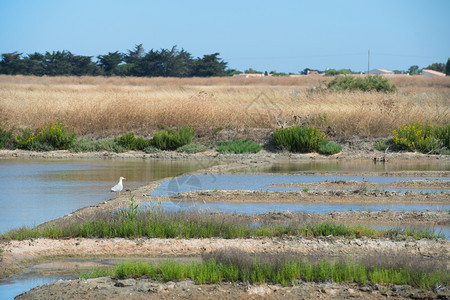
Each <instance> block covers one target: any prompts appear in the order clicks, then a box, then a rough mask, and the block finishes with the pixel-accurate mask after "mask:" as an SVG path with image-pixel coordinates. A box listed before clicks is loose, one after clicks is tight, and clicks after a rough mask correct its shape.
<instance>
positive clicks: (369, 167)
mask: <svg viewBox="0 0 450 300" xmlns="http://www.w3.org/2000/svg"><path fill="white" fill-rule="evenodd" d="M449 170H450V161H441V160H433V161H426V162H421V161H409V160H408V161H401V160H397V161H395V162H387V163H374V162H373V161H372V160H358V159H355V160H345V161H339V160H336V161H315V160H313V161H291V160H279V161H277V162H275V163H273V164H271V165H270V166H263V167H260V168H256V169H253V170H252V171H257V172H263V173H290V172H304V171H315V172H329V171H333V172H334V171H346V172H396V171H449Z"/></svg>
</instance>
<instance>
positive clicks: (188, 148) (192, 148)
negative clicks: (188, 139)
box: [177, 143, 208, 153]
mask: <svg viewBox="0 0 450 300" xmlns="http://www.w3.org/2000/svg"><path fill="white" fill-rule="evenodd" d="M206 150H208V147H206V146H203V145H200V144H195V143H192V144H187V145H184V146H181V147H180V148H178V149H177V152H181V153H199V152H205V151H206Z"/></svg>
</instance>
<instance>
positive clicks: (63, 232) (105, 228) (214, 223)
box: [0, 201, 443, 240]
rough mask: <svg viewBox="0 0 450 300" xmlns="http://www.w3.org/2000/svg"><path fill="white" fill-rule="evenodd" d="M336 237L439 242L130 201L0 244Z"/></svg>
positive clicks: (17, 233) (24, 231) (19, 233)
mask: <svg viewBox="0 0 450 300" xmlns="http://www.w3.org/2000/svg"><path fill="white" fill-rule="evenodd" d="M285 235H287V236H302V237H308V238H313V237H319V236H329V235H332V236H336V237H338V236H340V237H347V238H360V237H370V238H379V237H391V238H395V239H406V238H407V237H409V236H411V237H413V238H417V239H421V238H429V239H435V238H443V235H436V234H434V232H433V231H431V230H427V231H425V232H421V233H420V234H419V233H417V232H416V231H414V230H404V231H396V232H395V233H393V232H392V231H384V230H375V229H373V228H370V227H364V226H359V225H357V226H348V225H342V224H334V223H330V222H327V223H319V224H308V223H303V224H300V223H299V224H292V225H273V224H270V225H264V226H260V227H254V226H251V224H240V223H233V222H231V221H230V222H228V221H227V220H226V218H225V217H211V216H210V215H209V214H208V213H206V212H199V211H193V210H192V211H179V212H177V213H166V212H165V211H164V209H163V208H162V207H160V206H158V204H153V205H152V206H151V207H150V206H149V207H147V208H145V209H143V208H141V207H138V206H137V204H135V203H134V202H133V201H130V206H129V207H128V208H124V209H122V210H119V211H115V212H111V213H109V214H103V215H101V216H98V217H97V218H95V219H93V220H90V221H84V222H81V223H70V224H67V225H65V226H58V227H57V226H47V227H36V228H27V227H22V228H19V229H13V230H10V231H8V232H6V233H4V234H1V235H0V238H1V239H14V240H24V239H27V238H39V237H44V238H55V239H56V238H76V237H85V238H141V237H148V238H187V239H189V238H213V237H218V238H225V239H233V238H252V237H281V236H285Z"/></svg>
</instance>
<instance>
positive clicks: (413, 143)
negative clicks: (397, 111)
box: [392, 122, 450, 153]
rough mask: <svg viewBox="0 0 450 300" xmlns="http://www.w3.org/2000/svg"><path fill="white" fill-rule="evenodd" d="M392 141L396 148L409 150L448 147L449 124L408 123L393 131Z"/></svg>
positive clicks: (430, 151)
mask: <svg viewBox="0 0 450 300" xmlns="http://www.w3.org/2000/svg"><path fill="white" fill-rule="evenodd" d="M393 135H394V137H393V139H392V140H393V143H394V145H395V147H396V148H397V149H398V150H411V151H418V152H422V153H432V152H438V150H440V149H443V148H447V149H449V138H450V125H447V126H445V127H440V126H436V125H430V124H428V125H425V124H422V123H420V122H415V123H409V124H405V125H403V126H401V127H400V128H398V129H397V130H394V132H393Z"/></svg>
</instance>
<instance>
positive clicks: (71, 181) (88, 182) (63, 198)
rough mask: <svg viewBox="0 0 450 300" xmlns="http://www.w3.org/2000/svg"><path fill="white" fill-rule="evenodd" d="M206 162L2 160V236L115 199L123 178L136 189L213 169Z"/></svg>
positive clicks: (130, 187) (0, 161) (0, 205)
mask: <svg viewBox="0 0 450 300" xmlns="http://www.w3.org/2000/svg"><path fill="white" fill-rule="evenodd" d="M217 163H218V162H217V161H207V160H137V159H136V160H134V159H127V160H122V159H117V160H111V159H108V160H82V159H78V160H48V159H46V160H35V159H32V160H31V159H30V160H27V159H6V160H0V191H1V193H0V233H3V232H5V231H7V230H9V229H13V228H18V227H21V226H35V225H39V224H41V223H43V222H46V221H49V220H52V219H56V218H59V217H62V216H64V215H66V214H68V213H70V212H72V211H74V210H77V209H79V208H82V207H85V206H88V205H93V204H98V203H100V202H102V201H105V200H108V199H111V198H113V197H114V194H113V193H111V192H110V189H111V187H112V186H113V185H115V184H116V183H117V181H118V179H119V177H120V176H123V177H126V178H127V180H126V181H124V186H125V188H129V189H134V188H137V187H140V186H142V185H145V184H148V183H149V182H151V181H153V180H157V179H161V178H166V177H172V176H177V175H180V174H183V173H186V172H190V171H194V170H198V169H202V168H206V167H209V166H211V165H213V164H217Z"/></svg>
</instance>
